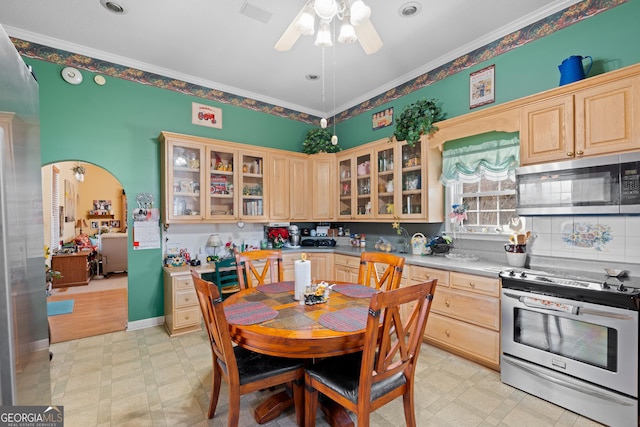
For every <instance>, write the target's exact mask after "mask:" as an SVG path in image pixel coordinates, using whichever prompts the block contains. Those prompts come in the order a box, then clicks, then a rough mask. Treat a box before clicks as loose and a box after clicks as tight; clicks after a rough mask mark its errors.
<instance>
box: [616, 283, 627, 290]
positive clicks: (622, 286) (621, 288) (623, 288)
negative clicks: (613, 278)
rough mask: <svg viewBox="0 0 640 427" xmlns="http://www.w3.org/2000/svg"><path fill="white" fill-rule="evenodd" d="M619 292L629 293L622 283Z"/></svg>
mask: <svg viewBox="0 0 640 427" xmlns="http://www.w3.org/2000/svg"><path fill="white" fill-rule="evenodd" d="M618 292H627V287H626V286H625V285H624V284H622V283H620V284H619V285H618Z"/></svg>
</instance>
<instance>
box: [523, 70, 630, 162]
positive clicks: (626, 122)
mask: <svg viewBox="0 0 640 427" xmlns="http://www.w3.org/2000/svg"><path fill="white" fill-rule="evenodd" d="M616 76H618V74H615V73H612V74H611V75H607V74H604V75H601V76H598V77H594V78H593V79H598V80H596V82H595V83H599V84H593V85H588V86H585V83H583V82H586V81H588V80H586V81H585V80H583V81H580V82H579V83H575V84H576V85H580V84H581V85H582V86H583V88H581V89H578V90H575V91H573V92H569V93H565V94H564V95H562V96H556V97H551V98H548V97H547V98H545V99H542V100H540V101H537V102H531V103H528V104H525V105H523V106H522V108H521V118H520V120H521V122H520V163H521V164H522V165H529V164H536V163H545V162H552V161H560V160H567V159H573V158H578V157H584V156H598V155H605V154H613V153H619V152H625V151H632V150H638V149H640V77H638V76H631V77H626V78H621V79H614V77H616ZM569 86H570V85H567V86H566V87H569Z"/></svg>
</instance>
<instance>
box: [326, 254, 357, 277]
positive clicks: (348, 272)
mask: <svg viewBox="0 0 640 427" xmlns="http://www.w3.org/2000/svg"><path fill="white" fill-rule="evenodd" d="M333 263H334V268H333V271H334V272H335V276H336V277H335V279H336V280H337V281H340V282H348V283H358V271H359V270H360V257H355V256H349V255H338V254H336V255H335V256H334V260H333Z"/></svg>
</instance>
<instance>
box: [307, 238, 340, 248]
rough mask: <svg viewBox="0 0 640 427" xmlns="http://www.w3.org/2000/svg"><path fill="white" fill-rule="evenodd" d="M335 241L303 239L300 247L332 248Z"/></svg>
mask: <svg viewBox="0 0 640 427" xmlns="http://www.w3.org/2000/svg"><path fill="white" fill-rule="evenodd" d="M336 243H337V242H336V241H335V239H304V240H303V241H302V242H300V245H301V246H304V247H311V246H314V247H324V248H332V247H334V246H335V245H336Z"/></svg>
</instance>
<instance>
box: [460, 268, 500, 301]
mask: <svg viewBox="0 0 640 427" xmlns="http://www.w3.org/2000/svg"><path fill="white" fill-rule="evenodd" d="M450 283H451V287H452V288H456V289H462V290H465V291H470V292H477V293H480V294H486V295H492V296H494V297H499V296H500V281H499V279H497V278H496V279H494V278H492V277H483V276H474V275H472V274H464V273H456V272H451V282H450Z"/></svg>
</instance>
